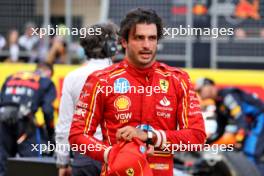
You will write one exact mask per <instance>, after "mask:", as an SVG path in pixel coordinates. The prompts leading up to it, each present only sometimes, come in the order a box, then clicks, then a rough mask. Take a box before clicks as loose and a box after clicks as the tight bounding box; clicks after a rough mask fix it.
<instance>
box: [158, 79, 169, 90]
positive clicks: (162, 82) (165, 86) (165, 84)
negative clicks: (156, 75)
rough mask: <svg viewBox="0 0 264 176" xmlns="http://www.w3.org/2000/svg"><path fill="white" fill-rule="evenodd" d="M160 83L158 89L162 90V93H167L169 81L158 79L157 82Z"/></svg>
mask: <svg viewBox="0 0 264 176" xmlns="http://www.w3.org/2000/svg"><path fill="white" fill-rule="evenodd" d="M159 83H160V88H161V90H163V91H164V92H168V89H169V81H168V80H165V79H160V80H159Z"/></svg>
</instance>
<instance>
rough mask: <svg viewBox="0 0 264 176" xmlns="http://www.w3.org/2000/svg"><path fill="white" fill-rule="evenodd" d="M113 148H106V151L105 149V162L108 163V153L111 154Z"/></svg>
mask: <svg viewBox="0 0 264 176" xmlns="http://www.w3.org/2000/svg"><path fill="white" fill-rule="evenodd" d="M111 149H112V146H110V147H108V148H107V149H105V151H104V162H105V163H108V155H109V152H110V150H111Z"/></svg>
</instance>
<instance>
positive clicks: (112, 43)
mask: <svg viewBox="0 0 264 176" xmlns="http://www.w3.org/2000/svg"><path fill="white" fill-rule="evenodd" d="M91 28H93V29H94V30H98V31H99V30H100V31H101V34H100V35H88V36H87V37H86V38H84V39H82V40H81V42H80V44H81V46H82V47H83V49H84V52H85V55H86V56H87V61H86V62H85V63H84V64H83V66H82V67H80V68H78V69H76V70H74V71H72V72H70V73H69V74H68V75H67V76H66V77H65V79H64V82H63V89H62V97H61V102H60V107H59V120H58V124H57V126H56V130H55V131H56V132H55V133H56V144H57V146H61V145H69V143H68V136H69V130H70V125H71V122H72V117H73V114H74V112H76V111H77V110H75V109H74V108H75V106H76V105H77V104H78V105H80V106H86V105H85V104H84V103H83V102H81V101H78V98H79V95H80V93H81V89H82V87H83V86H84V83H85V81H86V79H87V77H88V75H90V74H91V73H93V72H94V71H96V70H100V69H103V68H105V67H108V66H110V65H111V64H112V58H113V57H114V56H115V54H116V53H117V29H118V28H117V26H116V25H115V24H114V23H110V22H109V23H103V24H96V25H93V26H92V27H91ZM81 96H87V95H86V94H85V92H82V93H81ZM80 113H82V112H80ZM95 137H96V138H97V139H101V138H102V137H101V132H100V130H97V133H96V134H95ZM56 151H57V166H58V168H59V176H69V175H71V174H72V175H74V176H96V175H100V172H101V164H100V163H99V162H98V161H95V160H93V159H91V158H89V157H86V156H83V155H81V154H79V153H78V152H75V151H73V152H74V153H73V155H74V159H73V162H72V163H70V152H69V147H68V148H63V147H58V148H57V149H56ZM70 165H71V167H70Z"/></svg>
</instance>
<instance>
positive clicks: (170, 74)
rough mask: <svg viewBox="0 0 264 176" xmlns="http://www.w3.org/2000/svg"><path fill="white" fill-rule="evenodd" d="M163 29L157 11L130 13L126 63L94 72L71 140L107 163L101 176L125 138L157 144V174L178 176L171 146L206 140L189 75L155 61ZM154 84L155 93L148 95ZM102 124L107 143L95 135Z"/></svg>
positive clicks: (124, 38)
mask: <svg viewBox="0 0 264 176" xmlns="http://www.w3.org/2000/svg"><path fill="white" fill-rule="evenodd" d="M162 29H163V28H162V20H161V18H160V17H159V16H158V15H157V14H156V12H155V11H153V10H145V9H140V8H138V9H136V10H132V11H130V12H129V13H128V14H127V15H126V16H125V18H124V19H123V20H122V21H121V25H120V37H121V41H120V42H121V45H122V47H123V50H124V52H125V57H124V59H123V61H121V62H120V63H117V64H114V65H112V66H110V67H108V68H106V69H104V70H101V71H96V72H94V73H93V74H91V75H90V76H89V77H88V78H87V80H86V83H85V84H84V87H83V89H82V92H81V94H80V98H79V103H77V106H76V110H75V114H74V116H73V121H72V125H71V130H70V136H69V141H70V143H71V145H72V146H73V145H79V146H81V145H85V146H86V147H87V150H86V153H85V155H87V156H90V157H92V158H94V159H96V160H99V161H101V162H104V163H105V165H104V168H103V170H102V173H101V175H107V162H108V156H110V155H111V147H112V146H115V145H114V144H116V143H117V142H118V141H121V140H126V141H130V140H132V138H134V137H137V138H139V139H140V140H141V141H144V142H147V144H149V145H153V146H154V147H155V152H154V154H153V155H152V156H149V157H148V162H149V165H150V168H151V169H152V172H153V175H155V176H158V175H163V176H171V175H173V158H172V154H171V152H172V151H170V150H169V149H168V148H169V147H168V146H171V144H180V143H183V144H203V143H204V142H205V137H206V135H205V131H204V121H203V119H202V115H201V111H200V106H199V100H198V99H197V97H196V93H195V92H194V91H193V88H192V86H191V83H190V79H189V76H188V74H187V73H186V72H184V71H182V70H180V69H177V68H173V67H170V66H167V65H165V64H163V63H160V62H157V61H156V59H155V55H156V51H157V44H158V40H159V39H160V38H161V37H162ZM149 87H152V88H153V89H152V90H153V93H152V96H147V93H146V90H147V88H149ZM109 92H110V93H109ZM98 125H101V128H102V133H103V141H99V140H97V139H95V138H94V137H93V134H94V133H95V131H96V127H97V126H98ZM120 162H126V161H120ZM129 170H130V171H131V170H133V168H129Z"/></svg>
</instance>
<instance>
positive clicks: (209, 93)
mask: <svg viewBox="0 0 264 176" xmlns="http://www.w3.org/2000/svg"><path fill="white" fill-rule="evenodd" d="M199 94H200V97H201V99H202V100H204V99H216V97H217V88H216V87H215V86H214V85H205V86H203V87H202V88H201V90H200V93H199Z"/></svg>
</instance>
